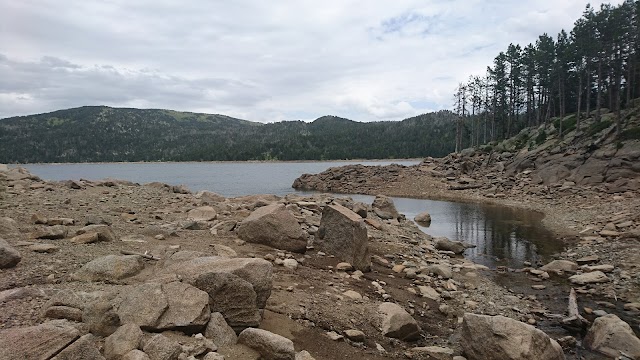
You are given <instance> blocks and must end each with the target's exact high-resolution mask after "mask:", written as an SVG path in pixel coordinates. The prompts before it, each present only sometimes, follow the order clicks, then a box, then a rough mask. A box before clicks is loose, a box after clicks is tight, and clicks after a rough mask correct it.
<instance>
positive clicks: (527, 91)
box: [454, 0, 640, 151]
mask: <svg viewBox="0 0 640 360" xmlns="http://www.w3.org/2000/svg"><path fill="white" fill-rule="evenodd" d="M639 54H640V1H633V0H625V1H624V2H623V3H622V4H620V5H617V6H613V5H611V4H602V5H601V6H600V8H599V9H595V8H593V7H592V6H591V5H587V6H586V8H585V10H584V12H583V14H582V16H581V17H580V18H579V19H578V20H577V21H576V22H575V23H574V26H573V29H571V30H570V31H569V32H567V31H565V30H564V29H562V30H561V31H560V32H559V33H558V34H557V36H556V37H555V39H554V38H553V37H552V36H550V35H548V34H546V33H545V34H542V35H540V36H539V37H538V39H537V40H536V41H535V43H530V44H528V45H526V46H521V45H519V44H510V45H509V46H508V47H507V49H506V51H501V52H500V53H499V54H498V55H497V56H496V57H495V58H494V60H493V64H492V65H490V66H488V67H487V70H486V73H485V74H483V75H472V76H470V77H469V79H468V80H467V81H466V82H462V83H460V84H459V85H458V87H457V88H456V90H455V94H454V111H455V113H456V114H457V115H458V118H457V119H456V131H455V134H456V136H455V148H456V151H459V150H460V149H462V148H463V147H466V146H477V145H480V144H484V143H487V142H491V141H496V140H502V139H506V138H509V137H511V136H513V135H515V134H517V132H518V131H519V130H521V129H522V128H524V127H528V126H539V125H541V124H548V123H549V122H550V119H551V118H554V117H560V118H561V119H562V118H564V117H565V116H566V115H567V114H573V113H575V122H572V124H573V123H575V127H576V128H577V129H578V130H580V129H581V120H584V119H585V118H587V117H590V116H591V117H593V118H594V120H595V121H596V122H599V121H600V120H601V116H602V113H603V108H607V109H609V110H610V111H612V112H614V114H615V123H616V130H617V134H618V135H619V134H620V132H621V129H622V126H623V123H624V118H623V115H622V113H621V110H622V109H625V108H627V107H630V106H631V105H632V100H633V99H635V98H636V97H637V96H638V91H639V90H640V89H639V84H638V83H639V82H638V67H639V65H640V64H639V62H640V59H639ZM563 123H564V121H559V123H558V125H559V127H560V128H559V129H558V131H559V133H560V134H562V133H563V130H566V129H563V128H562V127H563Z"/></svg>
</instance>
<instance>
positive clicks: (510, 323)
mask: <svg viewBox="0 0 640 360" xmlns="http://www.w3.org/2000/svg"><path fill="white" fill-rule="evenodd" d="M429 161H431V162H434V161H436V160H431V159H428V160H427V161H425V162H424V163H423V164H421V165H420V166H417V167H415V168H414V167H411V168H405V167H397V166H389V167H376V168H373V169H375V170H371V171H375V172H379V173H377V174H375V176H370V175H371V174H366V173H363V172H358V171H353V172H352V171H351V168H352V167H345V168H340V169H341V170H335V169H333V170H331V171H330V172H340V171H347V172H348V173H347V174H342V175H341V176H342V178H341V179H338V180H339V182H340V183H342V184H344V185H343V186H344V187H343V188H342V189H344V190H345V191H351V189H352V188H351V187H350V186H352V185H350V184H352V181H350V180H349V179H351V177H353V178H354V179H361V177H360V176H362V174H365V175H366V176H364V178H365V180H364V181H360V180H357V181H356V183H357V184H358V185H357V186H358V188H357V190H358V191H353V192H358V193H367V192H369V193H372V194H383V193H386V194H389V195H398V193H404V194H405V196H406V195H414V196H415V195H417V194H420V195H419V196H416V197H421V196H424V197H427V194H426V193H424V191H423V192H417V191H415V189H414V188H412V187H411V186H416V187H422V188H423V189H428V188H429V189H433V188H437V187H440V186H441V185H443V186H444V187H443V188H442V189H444V190H443V192H442V194H451V193H453V192H455V194H457V193H459V192H458V191H456V190H446V186H447V182H446V178H445V179H444V180H443V179H441V178H438V177H437V176H435V177H434V176H433V173H432V172H431V171H437V170H433V169H431V170H430V169H425V168H428V167H430V166H429V165H427V164H429ZM438 161H440V160H438ZM367 171H368V170H367ZM414 173H416V174H417V173H420V174H422V173H424V174H427V176H429V177H431V178H432V179H435V180H434V181H432V182H431V183H430V184H426V182H424V181H422V180H424V178H422V177H421V178H419V179H420V181H419V182H416V181H415V180H416V178H414V177H413V176H414V175H413V174H414ZM359 174H360V175H359ZM378 178H385V179H386V180H385V179H383V180H378ZM388 179H393V180H388ZM436 180H437V181H436ZM0 181H2V184H0V185H2V187H1V188H0V199H1V202H0V220H1V221H0V238H3V239H4V240H5V241H4V242H3V243H0V255H2V260H0V262H2V264H3V269H2V270H0V325H1V326H2V328H1V329H2V330H0V349H2V350H0V359H5V358H7V359H9V358H15V356H16V354H20V356H19V357H25V358H43V359H49V358H54V359H80V358H82V359H102V358H108V359H118V358H123V359H146V358H149V359H209V360H211V359H222V358H224V359H258V358H264V359H294V358H295V359H313V358H315V359H336V358H346V357H354V358H359V359H385V358H407V357H408V358H413V359H454V358H456V359H462V358H463V357H462V356H465V357H466V358H468V359H492V358H496V357H495V356H496V354H502V353H504V354H505V355H504V356H505V357H504V358H523V359H525V358H531V359H533V358H536V359H556V358H578V357H580V358H587V359H597V358H600V356H602V353H603V352H605V353H606V351H609V350H607V349H610V348H611V346H618V345H616V344H618V343H614V345H612V343H611V341H612V340H610V338H611V337H607V338H606V339H602V338H601V336H600V335H599V334H602V333H607V332H611V329H612V328H614V329H615V332H614V335H615V336H613V339H614V340H615V341H618V340H619V339H622V340H623V341H624V342H625V343H624V344H625V345H624V346H630V347H629V349H628V350H625V351H626V352H625V354H627V356H628V357H629V358H637V357H634V356H640V355H637V354H636V353H634V352H633V351H636V350H637V349H638V347H637V345H638V344H637V343H636V342H640V340H638V339H637V337H635V335H633V332H632V331H631V328H629V329H626V328H625V327H624V325H626V324H625V323H624V322H622V321H621V320H619V319H618V318H617V317H615V318H614V316H613V315H608V316H604V315H605V314H602V313H601V312H598V313H596V312H597V311H598V310H600V309H593V311H592V312H593V313H595V315H594V314H585V317H586V318H587V319H589V320H590V321H594V320H595V321H594V323H595V322H598V324H600V325H598V326H595V325H593V326H591V329H593V331H592V332H594V335H592V336H591V338H593V339H595V340H591V343H590V344H591V345H589V346H588V347H592V348H594V349H595V351H594V352H586V350H585V347H586V346H585V345H584V344H583V343H582V342H580V341H576V340H580V336H579V335H578V334H576V333H575V332H574V333H567V334H561V335H558V336H555V334H554V336H553V337H554V338H551V337H549V336H548V335H547V334H545V333H544V332H542V331H540V330H538V329H536V328H535V327H534V326H532V325H540V324H544V323H547V322H556V323H559V322H561V321H562V320H563V319H566V318H568V317H569V316H568V315H569V314H556V313H553V312H552V311H550V310H549V308H548V306H547V305H548V304H547V301H548V299H546V298H544V297H543V296H536V295H535V294H533V295H532V294H527V293H524V292H522V293H519V292H514V291H513V290H512V289H509V288H505V287H503V286H500V285H498V284H496V282H495V281H493V279H492V276H491V273H492V272H494V271H495V270H490V269H487V268H486V267H484V266H482V265H477V264H473V263H471V262H470V261H468V260H466V259H464V258H463V257H461V256H459V255H456V253H459V252H460V251H461V250H462V251H463V250H464V249H463V248H462V249H461V248H460V244H458V243H456V242H453V241H449V240H447V239H438V238H436V239H434V238H431V237H430V236H428V235H426V234H424V233H422V232H421V231H420V230H419V229H418V228H417V227H416V226H415V224H414V223H413V222H411V221H410V220H407V219H405V218H404V216H402V215H401V214H398V213H397V211H396V210H395V208H394V206H393V203H392V202H391V201H389V199H388V198H385V197H384V196H378V197H377V198H376V201H375V202H374V203H373V204H362V203H357V202H354V201H352V200H350V199H348V198H346V199H345V198H339V197H335V196H330V195H322V194H318V195H313V196H299V195H295V194H292V195H288V196H285V197H277V196H273V195H255V196H246V197H240V198H224V197H222V196H220V195H217V194H214V193H210V192H201V193H198V194H192V193H191V192H189V191H188V189H185V188H183V187H176V186H169V185H165V184H159V183H152V184H145V185H139V184H134V183H130V182H126V181H118V180H104V181H83V180H78V181H66V182H47V181H42V180H41V179H38V178H37V177H34V176H32V175H31V174H29V173H27V172H26V171H24V170H20V169H0ZM323 181H324V180H323ZM324 182H325V183H326V184H333V182H331V181H330V180H327V181H324ZM405 185H406V186H405ZM425 185H427V187H426V188H425V187H424V186H425ZM331 186H333V185H331ZM325 190H329V191H332V192H338V191H339V189H334V188H331V189H325ZM445 190H446V191H448V192H445ZM476 190H477V189H476ZM462 191H464V192H465V193H466V192H472V191H475V190H462ZM394 192H395V193H394ZM474 194H475V193H474ZM429 195H431V197H434V196H433V195H434V194H429ZM443 196H448V195H443ZM451 196H452V197H458V196H459V195H451ZM473 196H480V195H473ZM473 196H469V195H466V194H465V195H464V196H459V197H460V198H467V199H473ZM613 196H619V195H613ZM626 199H627V198H626V197H625V204H627V205H628V203H626V201H627V200H626ZM629 199H630V200H629V201H631V200H634V199H631V198H630V197H629ZM492 201H499V202H502V201H504V202H506V201H515V199H510V200H507V199H502V198H501V197H497V198H495V197H494V198H492ZM633 209H637V208H630V210H629V211H631V212H632V211H633ZM611 214H614V213H608V215H611ZM632 214H633V213H632ZM613 216H618V217H620V219H623V218H624V217H623V216H621V215H615V214H614V215H613ZM606 219H609V218H606ZM624 219H626V218H624ZM625 221H627V220H625ZM630 221H632V222H633V221H635V222H634V223H633V225H632V226H631V229H633V228H637V225H638V224H637V219H632V220H630ZM614 225H615V223H614ZM594 230H597V231H600V229H595V228H594ZM600 232H601V231H600ZM627 233H633V232H632V231H626V232H625V233H624V234H627ZM624 236H627V235H624ZM619 237H623V235H619ZM344 239H347V240H348V241H345V240H344ZM598 239H599V236H594V235H590V237H586V236H585V237H583V238H582V240H581V242H580V243H576V246H575V247H573V248H572V249H577V250H571V252H568V253H567V254H562V255H563V256H564V257H567V258H569V259H575V260H578V258H579V257H585V256H586V255H587V253H586V250H591V249H592V248H593V246H591V245H592V243H593V244H594V245H597V244H600V243H601V242H599V240H598ZM584 241H589V243H588V245H589V246H586V245H585V244H587V243H583V242H584ZM619 242H620V241H619V240H616V243H619ZM635 243H637V241H636V240H629V241H628V242H626V243H625V244H630V245H631V246H635ZM579 245H585V246H583V249H582V250H584V251H579V250H580V249H581V247H580V246H579ZM602 246H603V247H604V245H602ZM607 251H608V250H607ZM620 253H621V255H625V253H626V255H628V256H633V255H634V251H633V248H629V247H627V248H625V249H620ZM602 254H609V252H604V250H603V253H602ZM620 259H623V260H624V257H621V258H620ZM609 260H610V259H609V258H607V257H605V256H603V255H599V258H598V259H595V260H594V259H593V258H592V259H591V260H590V261H589V262H588V263H587V262H585V261H584V259H583V260H581V261H580V262H578V263H576V264H580V265H582V264H585V265H584V266H589V267H592V268H587V267H584V266H583V267H581V268H578V267H577V265H576V267H575V268H574V267H573V265H571V264H569V265H567V264H564V263H563V265H562V266H563V267H562V268H561V269H560V271H561V272H562V273H564V274H568V273H570V274H573V273H574V272H580V273H583V275H586V276H593V275H590V274H597V275H598V277H595V278H594V279H596V280H597V281H606V282H602V283H600V282H598V283H593V284H592V283H591V281H592V280H590V279H586V280H585V279H584V276H583V275H580V274H576V276H578V282H584V285H580V286H579V287H578V293H579V296H580V297H583V296H590V294H591V293H606V292H607V291H610V290H613V291H614V296H616V297H617V299H619V300H622V299H625V300H626V302H625V305H626V307H627V308H628V312H629V313H630V314H635V315H631V316H635V317H637V316H638V315H637V314H638V308H637V307H634V306H636V305H637V302H636V301H637V299H638V298H637V294H638V292H637V279H638V278H637V269H636V268H635V267H633V266H631V265H633V264H634V263H631V265H629V264H628V263H627V262H626V261H627V260H624V261H622V260H621V261H618V259H613V260H615V261H613V262H610V261H609ZM629 261H631V260H629ZM636 263H637V262H636ZM609 264H611V265H613V269H610V268H609V267H603V266H602V265H609ZM556 265H557V264H552V265H549V266H551V268H549V269H536V268H527V269H518V271H521V272H525V273H527V274H529V275H528V276H530V277H531V278H533V279H535V280H536V281H535V283H536V284H537V285H543V286H544V284H548V280H546V279H548V278H549V277H552V276H556V275H554V272H556V271H558V268H556V267H555V266H556ZM566 266H568V268H567V267H566ZM598 266H600V267H598ZM594 267H595V268H594ZM599 273H602V276H604V277H602V276H601V275H600V274H599ZM563 276H564V275H563ZM580 276H583V277H580ZM574 279H576V278H574ZM605 279H606V280H605ZM576 286H578V285H576ZM619 288H626V289H629V292H627V293H626V294H625V295H624V296H622V295H621V294H618V293H619V291H618V290H619ZM185 295H186V296H185ZM566 295H567V296H568V294H566ZM634 297H635V298H634ZM633 299H635V301H632V300H633ZM561 301H562V302H563V303H564V302H566V300H565V299H562V300H561ZM634 304H635V305H634ZM603 307H604V308H606V306H605V305H603ZM474 314H475V315H474ZM596 316H600V318H602V319H604V320H597V319H596ZM571 324H573V323H570V325H571ZM623 324H624V325H623ZM255 327H258V328H259V329H258V330H254V329H255ZM627 327H628V325H627ZM596 330H598V331H599V332H598V333H597V334H596V333H595V331H596ZM505 331H506V334H513V337H511V336H506V337H505V335H504V333H505ZM500 334H502V335H500ZM570 334H573V335H576V337H577V338H576V337H573V336H570ZM35 335H37V336H35ZM514 339H519V340H514ZM522 339H530V344H531V345H530V346H527V345H525V343H526V341H525V342H522ZM514 341H515V342H514ZM534 344H535V345H534ZM561 347H562V348H563V349H564V351H563V350H562V349H561ZM510 349H511V350H510ZM513 349H518V351H519V354H520V355H517V356H520V357H517V356H516V357H507V356H509V355H506V354H507V353H508V352H509V351H512V350H513ZM625 349H626V348H625Z"/></svg>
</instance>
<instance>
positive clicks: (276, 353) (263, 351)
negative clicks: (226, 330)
mask: <svg viewBox="0 0 640 360" xmlns="http://www.w3.org/2000/svg"><path fill="white" fill-rule="evenodd" d="M238 343H240V344H244V345H246V346H248V347H250V348H252V349H254V350H256V351H257V352H259V353H260V356H261V359H264V360H295V357H296V351H295V349H294V347H293V342H292V341H291V340H289V339H287V338H286V337H284V336H281V335H278V334H274V333H272V332H270V331H267V330H262V329H254V328H248V329H245V330H244V331H242V332H241V333H240V336H238Z"/></svg>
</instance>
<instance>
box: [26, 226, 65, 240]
mask: <svg viewBox="0 0 640 360" xmlns="http://www.w3.org/2000/svg"><path fill="white" fill-rule="evenodd" d="M68 232H69V231H68V230H67V228H66V227H64V226H63V225H56V226H47V227H44V228H42V229H39V230H36V231H35V232H33V233H32V234H31V237H33V238H34V239H46V240H59V239H64V238H65V237H67V233H68Z"/></svg>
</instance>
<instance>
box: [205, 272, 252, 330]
mask: <svg viewBox="0 0 640 360" xmlns="http://www.w3.org/2000/svg"><path fill="white" fill-rule="evenodd" d="M194 286H196V287H197V288H198V289H201V290H203V291H205V292H206V293H207V294H208V295H209V305H210V307H211V310H212V311H214V312H220V313H221V314H223V316H224V318H225V319H226V321H227V323H228V324H229V325H230V326H231V327H233V328H235V329H244V328H246V327H250V326H258V325H259V324H260V320H261V318H262V317H261V315H260V310H259V309H258V305H257V303H256V300H257V297H258V296H257V294H256V292H255V290H254V289H253V285H251V283H250V282H248V281H246V280H244V279H243V278H241V277H239V276H237V275H234V274H231V273H226V272H219V273H216V272H209V273H206V274H202V275H200V276H198V278H197V279H196V281H195V283H194Z"/></svg>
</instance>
